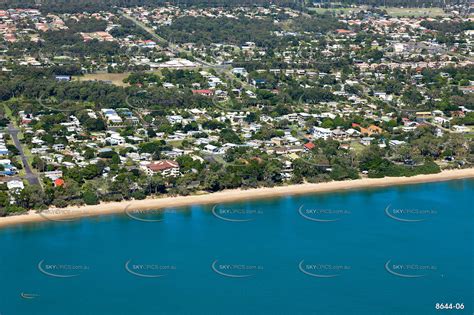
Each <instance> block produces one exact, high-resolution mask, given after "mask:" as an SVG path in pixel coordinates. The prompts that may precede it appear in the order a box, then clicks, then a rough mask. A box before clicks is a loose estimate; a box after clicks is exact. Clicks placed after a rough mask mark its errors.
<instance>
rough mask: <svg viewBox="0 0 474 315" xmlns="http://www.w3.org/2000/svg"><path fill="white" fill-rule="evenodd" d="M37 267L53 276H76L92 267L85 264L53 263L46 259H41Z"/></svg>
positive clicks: (45, 273) (47, 274)
mask: <svg viewBox="0 0 474 315" xmlns="http://www.w3.org/2000/svg"><path fill="white" fill-rule="evenodd" d="M37 267H38V270H39V271H40V272H41V273H42V274H44V275H46V276H49V277H53V278H74V277H78V276H80V275H82V274H84V273H85V272H88V271H89V270H90V267H89V266H88V265H84V264H66V263H51V262H46V261H45V259H43V260H41V261H40V262H39V263H38V266H37Z"/></svg>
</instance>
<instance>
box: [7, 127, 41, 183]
mask: <svg viewBox="0 0 474 315" xmlns="http://www.w3.org/2000/svg"><path fill="white" fill-rule="evenodd" d="M19 132H20V130H19V129H17V128H15V126H13V124H9V125H8V133H9V134H10V135H11V137H12V139H13V143H14V144H15V147H16V148H17V149H18V151H19V152H20V157H21V162H22V163H23V168H24V169H25V172H26V175H25V177H24V178H26V179H27V180H28V182H29V183H30V185H40V181H39V178H38V176H37V175H36V174H35V173H33V171H32V170H31V166H30V164H29V163H28V159H27V157H26V156H25V152H23V147H22V145H21V143H20V140H19V139H18V133H19Z"/></svg>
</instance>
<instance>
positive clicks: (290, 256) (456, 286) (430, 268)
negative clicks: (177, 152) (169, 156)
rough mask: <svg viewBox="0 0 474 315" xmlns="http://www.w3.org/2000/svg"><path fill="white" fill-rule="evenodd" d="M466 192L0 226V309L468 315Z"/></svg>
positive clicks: (473, 188)
mask: <svg viewBox="0 0 474 315" xmlns="http://www.w3.org/2000/svg"><path fill="white" fill-rule="evenodd" d="M473 195H474V181H473V180H457V181H449V182H441V183H429V184H419V185H410V186H398V187H390V188H377V189H370V190H354V191H345V192H340V193H327V194H315V195H304V196H288V197H283V198H275V199H267V200H248V201H243V202H240V203H232V204H218V205H206V206H200V205H196V206H192V207H187V208H182V209H166V211H165V212H164V213H162V214H160V213H158V212H157V211H156V212H155V211H151V212H149V213H147V214H145V213H142V212H139V211H134V210H133V209H128V210H127V213H125V212H124V213H123V214H120V215H112V216H102V217H96V218H86V219H79V220H76V221H71V222H45V223H37V224H29V225H23V226H16V227H10V228H6V229H1V230H0V314H1V315H10V314H12V315H15V314H28V315H29V314H48V315H55V314H443V313H444V314H458V313H460V314H473V310H474V309H473V302H474V285H473V283H474V275H473V268H474V246H473V227H474V202H473V200H474V199H473ZM436 303H443V304H446V303H448V304H452V309H449V310H436ZM456 303H457V304H456ZM456 308H457V309H456ZM461 308H464V309H461Z"/></svg>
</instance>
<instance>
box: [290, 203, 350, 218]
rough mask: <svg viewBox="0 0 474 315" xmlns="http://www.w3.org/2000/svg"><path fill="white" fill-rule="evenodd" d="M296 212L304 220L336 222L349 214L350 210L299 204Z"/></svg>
mask: <svg viewBox="0 0 474 315" xmlns="http://www.w3.org/2000/svg"><path fill="white" fill-rule="evenodd" d="M298 213H299V215H300V216H301V217H303V218H304V219H306V220H309V221H313V222H336V221H339V220H342V219H344V218H346V217H347V216H348V215H351V214H352V213H351V211H349V210H345V209H321V208H315V207H306V206H305V205H301V206H300V207H299V208H298Z"/></svg>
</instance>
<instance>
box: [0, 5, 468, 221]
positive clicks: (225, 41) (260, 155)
mask: <svg viewBox="0 0 474 315" xmlns="http://www.w3.org/2000/svg"><path fill="white" fill-rule="evenodd" d="M471 10H472V8H471V7H470V6H469V3H467V4H463V5H453V6H449V7H445V8H443V9H441V8H421V9H418V10H406V11H401V10H398V11H397V10H393V9H392V10H390V9H389V8H384V7H372V6H368V5H360V6H357V5H350V6H341V7H329V8H328V7H325V6H324V5H322V4H321V3H320V4H318V5H316V4H313V6H311V7H305V8H292V7H287V6H279V5H276V4H271V5H265V6H264V5H262V6H257V5H254V6H228V7H227V6H226V7H192V6H191V7H187V6H184V7H183V6H178V5H172V4H163V5H155V6H151V5H150V6H135V7H133V6H132V7H130V6H128V7H122V6H117V7H113V8H110V9H109V10H107V9H105V8H102V7H100V8H97V9H96V10H93V9H91V10H89V11H85V10H81V11H78V12H64V10H57V12H54V11H51V10H49V9H48V8H47V7H45V6H41V5H40V6H31V7H16V8H5V9H3V10H0V80H1V82H2V84H1V85H0V105H1V106H0V127H1V128H2V129H1V131H0V155H1V156H0V174H1V178H0V179H1V184H0V214H1V215H2V216H7V215H12V214H19V213H25V212H26V211H28V210H31V209H34V210H42V209H47V208H49V207H60V208H61V207H66V206H80V205H95V204H98V203H100V202H111V201H123V200H140V199H145V198H151V197H156V196H186V195H192V194H194V195H195V194H203V193H210V192H216V191H221V190H226V189H237V188H241V189H248V188H258V187H273V186H282V185H289V184H301V183H323V182H329V181H342V180H355V179H360V178H382V177H399V176H415V175H420V174H433V173H439V172H441V171H442V170H448V169H463V168H470V167H472V166H473V163H474V141H473V139H474V52H473V50H472V47H473V44H474V22H473V20H472V15H471V13H472V12H471ZM415 11H416V14H415V13H413V12H415Z"/></svg>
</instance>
